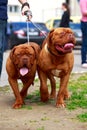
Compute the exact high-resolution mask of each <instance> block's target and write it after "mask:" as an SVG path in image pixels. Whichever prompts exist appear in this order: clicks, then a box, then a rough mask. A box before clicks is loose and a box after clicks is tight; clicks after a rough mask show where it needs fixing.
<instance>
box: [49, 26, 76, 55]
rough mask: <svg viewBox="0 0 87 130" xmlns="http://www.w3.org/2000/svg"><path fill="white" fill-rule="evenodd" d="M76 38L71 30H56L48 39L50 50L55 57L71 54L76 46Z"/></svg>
mask: <svg viewBox="0 0 87 130" xmlns="http://www.w3.org/2000/svg"><path fill="white" fill-rule="evenodd" d="M75 42H76V41H75V36H74V33H73V31H72V30H71V29H70V28H56V29H53V30H52V31H50V33H49V34H48V37H47V44H48V48H49V49H50V51H51V52H53V53H54V54H55V55H60V54H66V53H70V52H71V51H72V49H73V48H74V45H75Z"/></svg>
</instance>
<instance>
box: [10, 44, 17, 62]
mask: <svg viewBox="0 0 87 130" xmlns="http://www.w3.org/2000/svg"><path fill="white" fill-rule="evenodd" d="M15 49H16V46H15V47H14V48H13V49H12V50H11V52H10V59H11V60H12V61H13V55H14V51H15Z"/></svg>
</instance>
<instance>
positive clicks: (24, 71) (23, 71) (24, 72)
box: [20, 67, 29, 76]
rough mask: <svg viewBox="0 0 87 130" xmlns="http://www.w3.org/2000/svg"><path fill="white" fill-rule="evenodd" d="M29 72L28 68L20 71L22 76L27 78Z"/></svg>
mask: <svg viewBox="0 0 87 130" xmlns="http://www.w3.org/2000/svg"><path fill="white" fill-rule="evenodd" d="M28 72H29V70H28V68H27V67H23V68H21V69H20V74H21V75H22V76H25V75H26V74H27V73H28Z"/></svg>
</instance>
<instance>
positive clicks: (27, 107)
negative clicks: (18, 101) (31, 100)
mask: <svg viewBox="0 0 87 130" xmlns="http://www.w3.org/2000/svg"><path fill="white" fill-rule="evenodd" d="M22 109H27V110H32V106H28V105H27V106H26V105H23V106H22Z"/></svg>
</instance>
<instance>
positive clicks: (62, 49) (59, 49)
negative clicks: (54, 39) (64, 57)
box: [55, 43, 74, 53]
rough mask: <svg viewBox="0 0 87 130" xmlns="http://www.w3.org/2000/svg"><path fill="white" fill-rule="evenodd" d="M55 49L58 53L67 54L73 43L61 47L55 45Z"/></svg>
mask: <svg viewBox="0 0 87 130" xmlns="http://www.w3.org/2000/svg"><path fill="white" fill-rule="evenodd" d="M55 47H56V50H57V51H58V52H59V53H69V52H71V51H72V49H73V48H74V45H73V43H67V44H65V45H63V46H61V45H58V44H56V45H55Z"/></svg>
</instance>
